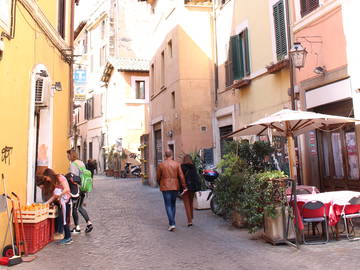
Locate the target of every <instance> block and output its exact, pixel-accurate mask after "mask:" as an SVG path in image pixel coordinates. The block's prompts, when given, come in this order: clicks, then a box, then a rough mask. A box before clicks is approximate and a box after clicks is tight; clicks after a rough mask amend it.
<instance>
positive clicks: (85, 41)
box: [83, 30, 89, 53]
mask: <svg viewBox="0 0 360 270" xmlns="http://www.w3.org/2000/svg"><path fill="white" fill-rule="evenodd" d="M88 39H89V32H88V31H87V30H85V37H84V43H83V44H84V53H87V51H88Z"/></svg>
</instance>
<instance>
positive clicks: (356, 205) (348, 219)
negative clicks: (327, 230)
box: [341, 196, 360, 240]
mask: <svg viewBox="0 0 360 270" xmlns="http://www.w3.org/2000/svg"><path fill="white" fill-rule="evenodd" d="M341 217H342V218H343V220H344V226H345V233H346V237H347V239H348V240H359V239H360V237H356V232H355V225H354V222H353V219H355V218H360V196H357V197H352V198H351V199H350V200H349V201H348V203H347V204H345V205H344V207H343V209H342V211H341ZM349 225H351V231H349ZM352 233H353V236H352V235H351V234H352Z"/></svg>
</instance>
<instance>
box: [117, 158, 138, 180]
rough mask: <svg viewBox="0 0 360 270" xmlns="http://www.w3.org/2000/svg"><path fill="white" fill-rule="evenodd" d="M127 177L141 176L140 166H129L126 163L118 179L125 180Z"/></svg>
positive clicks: (129, 164)
mask: <svg viewBox="0 0 360 270" xmlns="http://www.w3.org/2000/svg"><path fill="white" fill-rule="evenodd" d="M128 175H133V176H136V177H140V175H141V168H140V166H139V165H131V163H130V162H126V163H125V167H124V170H122V171H121V174H120V177H121V178H126V177H127V176H128Z"/></svg>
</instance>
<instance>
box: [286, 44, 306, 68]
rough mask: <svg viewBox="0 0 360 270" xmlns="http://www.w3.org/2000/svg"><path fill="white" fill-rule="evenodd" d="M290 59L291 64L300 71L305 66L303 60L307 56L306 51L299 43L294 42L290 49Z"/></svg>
mask: <svg viewBox="0 0 360 270" xmlns="http://www.w3.org/2000/svg"><path fill="white" fill-rule="evenodd" d="M289 54H290V57H291V60H292V62H293V65H294V66H295V67H296V68H298V69H299V70H300V68H303V67H304V65H305V58H306V55H307V51H306V49H305V48H304V47H303V46H302V45H301V43H300V42H295V43H294V45H293V47H292V48H291V50H290V52H289Z"/></svg>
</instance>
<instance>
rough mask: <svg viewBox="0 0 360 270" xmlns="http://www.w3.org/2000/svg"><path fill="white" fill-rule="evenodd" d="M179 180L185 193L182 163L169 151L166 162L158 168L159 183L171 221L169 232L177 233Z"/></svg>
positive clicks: (166, 154) (166, 153)
mask: <svg viewBox="0 0 360 270" xmlns="http://www.w3.org/2000/svg"><path fill="white" fill-rule="evenodd" d="M179 180H180V181H181V185H182V186H183V188H184V191H183V193H184V192H186V191H187V188H186V184H185V178H184V174H183V173H182V170H181V166H180V163H179V162H176V161H174V160H173V153H172V151H171V150H167V151H166V152H165V161H164V162H162V163H160V164H159V166H158V168H157V182H158V184H159V186H160V191H161V192H162V194H163V197H164V204H165V210H166V214H167V216H168V219H169V228H168V230H169V231H175V228H176V227H175V211H176V197H177V193H178V190H179V188H180V184H179Z"/></svg>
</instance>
